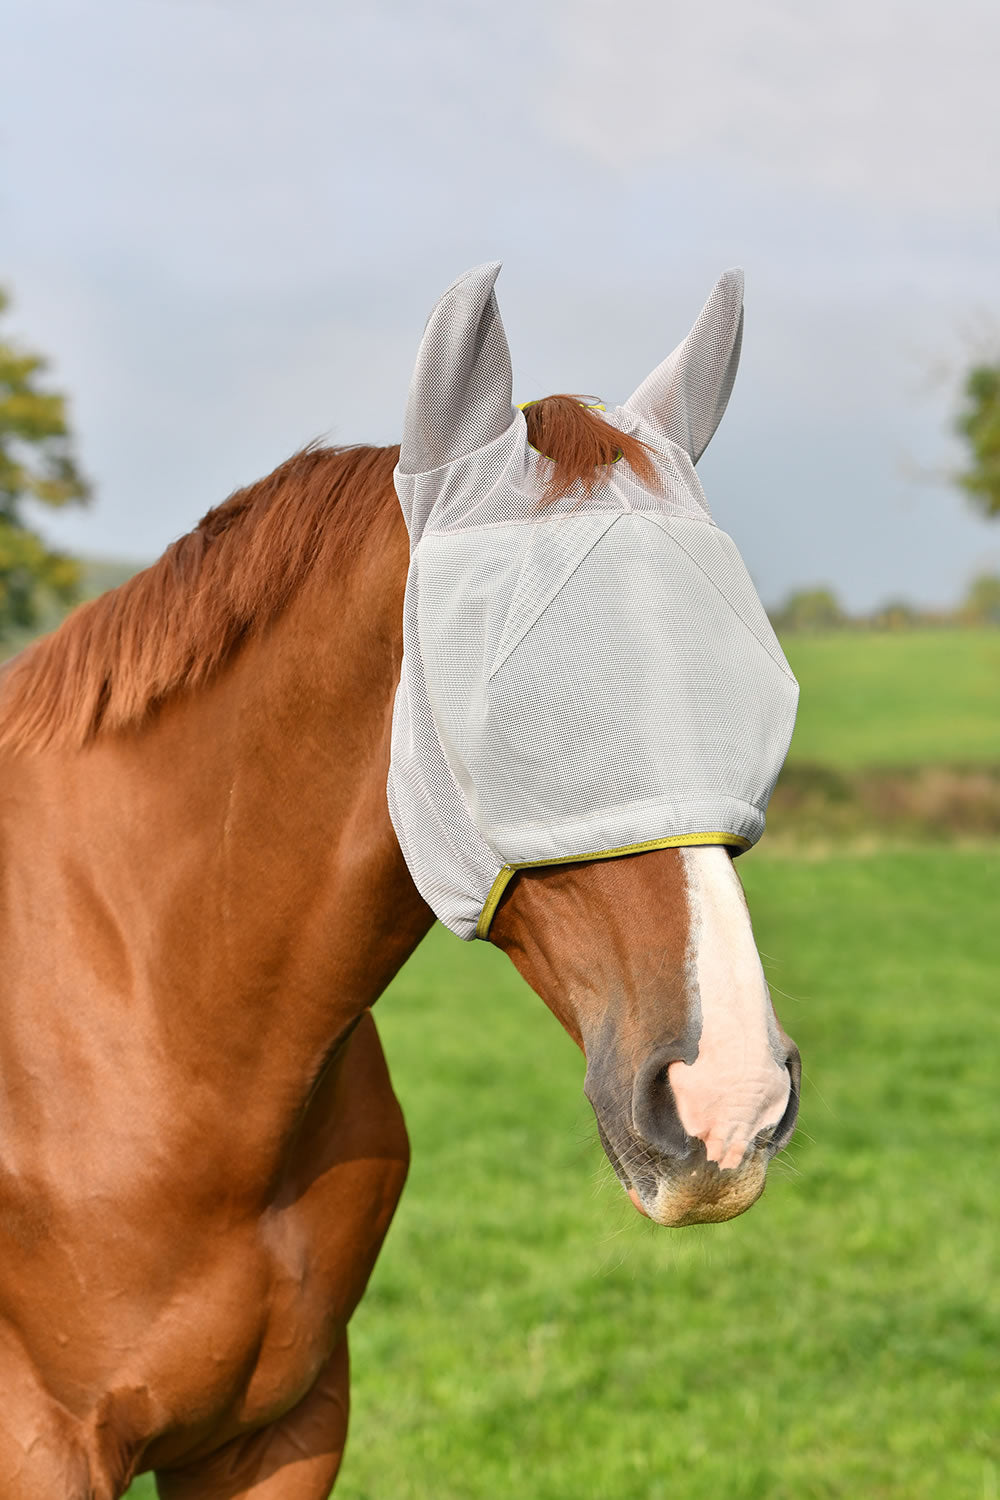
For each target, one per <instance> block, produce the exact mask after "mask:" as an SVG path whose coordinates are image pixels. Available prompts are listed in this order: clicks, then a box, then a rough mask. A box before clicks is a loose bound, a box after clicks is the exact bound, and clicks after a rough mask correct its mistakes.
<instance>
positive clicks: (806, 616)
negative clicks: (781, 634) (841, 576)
mask: <svg viewBox="0 0 1000 1500" xmlns="http://www.w3.org/2000/svg"><path fill="white" fill-rule="evenodd" d="M844 620H845V616H844V611H843V610H842V609H841V607H840V604H839V602H838V600H837V596H836V594H835V593H834V592H833V590H832V589H826V588H816V589H799V590H798V591H797V592H796V593H794V594H789V596H788V598H787V599H786V600H785V602H784V604H783V605H782V606H781V608H780V609H779V610H778V611H777V613H775V614H773V615H772V616H771V622H772V624H773V625H774V626H775V629H777V630H835V629H836V628H837V627H838V626H839V625H843V624H844Z"/></svg>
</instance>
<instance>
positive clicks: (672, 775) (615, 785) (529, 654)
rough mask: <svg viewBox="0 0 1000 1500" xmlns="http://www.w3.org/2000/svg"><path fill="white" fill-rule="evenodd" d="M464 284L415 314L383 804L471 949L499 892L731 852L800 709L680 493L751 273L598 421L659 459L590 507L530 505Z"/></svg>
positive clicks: (489, 324) (716, 546) (720, 402)
mask: <svg viewBox="0 0 1000 1500" xmlns="http://www.w3.org/2000/svg"><path fill="white" fill-rule="evenodd" d="M498 270H499V267H498V266H496V265H489V266H483V267H479V268H477V269H476V270H473V271H470V272H468V273H467V274H466V275H465V276H464V277H460V278H459V280H458V281H456V282H455V283H454V284H453V286H451V287H449V289H448V291H447V292H446V293H445V294H444V296H443V297H442V299H441V301H440V302H439V303H438V305H437V307H436V308H435V310H434V312H433V313H432V315H431V318H430V321H429V322H428V325H427V330H426V332H425V335H424V340H423V343H422V344H421V348H420V354H419V356H418V360H417V367H416V371H415V374H414V378H413V383H412V385H411V389H410V395H409V400H408V404H407V412H406V421H405V425H404V436H403V444H402V450H401V454H400V462H399V467H398V468H397V470H396V476H395V478H396V488H397V492H398V494H399V499H400V503H401V505H402V509H403V514H404V516H405V517H406V521H407V525H408V527H409V531H410V570H409V575H408V579H407V586H406V598H405V604H404V616H403V669H402V675H401V678H400V683H399V688H398V691H397V695H396V702H395V708H394V714H393V728H392V759H391V766H390V771H389V785H388V796H389V808H390V813H391V816H392V821H393V826H394V828H395V830H396V834H397V836H398V838H399V842H400V846H401V848H402V851H403V855H404V857H405V859H406V862H407V865H408V867H409V869H410V873H411V874H412V876H413V879H414V881H415V883H416V885H417V888H418V889H419V890H420V892H421V894H422V895H423V896H424V898H425V900H426V901H427V902H428V904H429V905H430V906H431V907H432V909H433V910H434V912H435V913H436V915H437V916H438V917H439V918H440V919H441V921H442V922H443V923H444V924H445V925H446V926H447V927H450V928H451V929H452V931H454V932H456V933H458V934H459V936H461V937H464V938H471V937H474V936H476V935H477V931H478V934H479V935H480V936H483V935H485V933H486V931H487V929H488V926H489V920H490V917H491V916H492V912H493V910H494V908H495V905H496V901H497V900H498V899H499V895H500V893H501V891H502V889H503V886H504V884H505V882H506V880H507V879H509V878H510V875H511V872H512V871H513V870H515V869H517V868H519V867H523V866H525V865H532V864H558V863H564V862H567V861H571V860H576V859H584V858H597V857H602V856H603V857H609V856H611V855H614V854H619V853H623V852H628V851H632V850H635V849H637V848H653V847H663V846H665V845H668V844H674V843H676V844H681V843H697V842H715V843H728V844H730V845H732V846H734V847H735V848H747V847H749V845H751V844H753V843H754V842H756V840H757V839H758V838H759V837H760V835H761V833H762V832H763V828H764V814H765V810H766V807H767V803H768V799H769V797H770V795H771V791H772V789H773V787H774V783H775V781H776V779H777V776H778V772H779V771H780V769H781V765H782V762H783V761H784V758H785V754H786V752H787V749H788V743H789V740H790V738H791V733H792V726H793V724H794V719H795V707H796V701H797V697H798V687H797V684H796V682H795V679H794V677H793V676H792V673H791V671H790V669H789V667H788V664H787V662H786V661H785V658H784V656H783V654H782V651H781V647H780V646H779V644H778V641H777V639H776V638H775V635H774V632H773V631H772V629H771V627H770V624H769V623H768V620H767V616H766V614H765V612H764V609H763V607H762V605H761V603H760V600H759V599H758V597H757V593H756V591H755V589H754V586H753V584H752V582H751V580H750V577H749V575H748V573H747V571H746V568H745V567H744V565H743V562H742V559H741V558H740V555H739V552H738V551H737V549H736V546H735V544H734V542H733V541H732V540H731V539H730V537H728V536H727V535H726V533H725V532H723V531H721V530H720V529H719V528H718V527H717V526H716V525H715V524H714V522H713V521H712V519H711V516H710V514H709V510H708V506H707V503H706V501H705V497H704V494H703V492H702V489H701V485H700V482H699V480H698V477H697V475H696V473H695V469H694V461H695V459H696V458H697V457H698V456H700V454H701V453H702V452H703V451H704V448H705V446H706V445H707V443H708V441H709V440H710V438H711V436H712V434H713V432H714V431H715V428H716V427H717V425H718V423H719V421H720V419H721V417H722V414H723V412H724V410H725V406H726V402H727V401H728V398H729V393H730V391H731V389H732V384H733V379H734V376H735V370H736V364H737V361H738V358H739V346H740V336H741V330H742V277H741V276H740V274H739V273H738V272H727V273H726V275H725V276H723V277H722V279H721V280H720V282H719V284H718V285H717V287H716V288H715V290H714V292H713V293H712V296H711V297H710V299H709V301H708V303H707V304H706V307H705V309H704V311H703V312H702V314H701V317H700V318H699V319H698V322H697V323H696V324H695V326H694V328H693V329H692V332H691V333H690V334H689V335H688V338H687V339H686V340H685V341H684V343H683V344H681V345H680V346H679V348H678V349H677V350H675V351H674V354H672V355H671V356H670V358H669V359H668V360H666V361H664V363H663V364H662V365H661V366H660V367H659V368H658V369H657V370H656V371H654V372H653V374H652V375H651V376H650V377H649V378H648V379H647V380H646V381H644V382H643V384H642V385H641V386H640V387H639V388H638V390H637V391H636V392H635V394H634V395H633V396H632V397H631V398H630V399H629V400H628V401H627V402H626V403H625V404H624V405H623V406H620V407H614V408H609V409H608V410H607V411H606V412H605V413H603V417H604V419H605V420H606V421H608V422H609V423H610V424H611V425H612V426H613V427H616V428H617V429H618V430H620V431H625V432H631V433H634V434H635V435H636V436H637V437H639V438H640V439H642V440H643V441H644V442H645V443H647V444H648V445H649V446H650V448H651V449H652V450H653V458H654V462H655V467H656V471H657V484H656V486H655V488H653V487H650V488H647V487H645V486H643V485H642V484H640V483H639V481H638V480H637V478H636V476H635V475H634V474H633V473H632V471H631V470H630V469H628V468H627V467H626V466H625V465H624V463H621V464H618V465H614V466H612V468H611V469H610V471H609V473H608V475H607V477H606V478H602V480H601V482H599V483H598V484H597V486H596V487H595V488H594V489H593V490H592V491H591V493H590V494H589V495H586V494H585V493H584V491H583V488H582V486H578V487H577V489H576V491H575V492H572V493H570V494H569V495H568V496H566V497H565V498H563V499H561V500H559V501H557V502H555V503H554V504H550V505H546V506H544V507H543V506H542V503H541V497H542V492H543V490H544V487H545V483H546V481H547V479H548V477H549V473H550V471H551V465H550V464H549V463H548V461H547V460H546V459H544V458H543V457H542V456H541V455H539V454H537V453H536V452H535V451H534V450H533V449H532V448H531V446H530V445H529V443H528V440H527V426H526V422H525V419H524V415H523V413H522V412H520V411H515V410H513V409H512V407H511V373H510V371H511V365H510V356H509V353H508V350H507V341H506V337H505V335H504V331H503V325H502V323H501V321H500V315H499V311H498V309H497V305H496V299H495V296H494V293H493V285H494V282H495V280H496V277H497V273H498Z"/></svg>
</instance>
